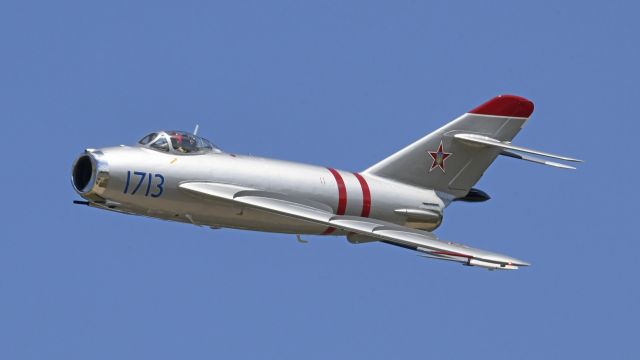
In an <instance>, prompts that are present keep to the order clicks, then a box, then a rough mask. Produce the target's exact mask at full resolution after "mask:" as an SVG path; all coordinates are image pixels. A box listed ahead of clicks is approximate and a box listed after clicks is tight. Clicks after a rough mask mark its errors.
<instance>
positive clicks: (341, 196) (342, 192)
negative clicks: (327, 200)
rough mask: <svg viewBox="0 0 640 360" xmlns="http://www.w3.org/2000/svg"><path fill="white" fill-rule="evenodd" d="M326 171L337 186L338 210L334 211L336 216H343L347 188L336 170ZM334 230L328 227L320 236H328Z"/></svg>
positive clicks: (345, 207)
mask: <svg viewBox="0 0 640 360" xmlns="http://www.w3.org/2000/svg"><path fill="white" fill-rule="evenodd" d="M327 169H329V171H330V172H331V174H332V175H333V177H334V178H335V179H336V183H337V184H338V209H337V210H336V215H344V213H345V211H347V187H346V185H345V184H344V179H343V178H342V176H341V175H340V173H339V172H338V171H337V170H336V169H333V168H327ZM335 230H336V229H335V228H333V227H329V228H327V230H325V231H324V232H323V233H322V235H329V234H331V233H332V232H334V231H335Z"/></svg>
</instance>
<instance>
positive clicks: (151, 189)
mask: <svg viewBox="0 0 640 360" xmlns="http://www.w3.org/2000/svg"><path fill="white" fill-rule="evenodd" d="M132 178H134V179H132ZM134 183H135V185H134ZM144 183H146V187H145V191H144V196H151V197H154V198H157V197H160V195H162V192H163V191H164V187H163V186H164V176H162V175H160V174H152V173H146V172H143V171H127V182H126V183H125V185H124V191H123V193H125V194H129V195H135V194H136V193H137V192H138V191H139V190H140V188H141V187H142V186H143V184H144ZM129 190H131V191H129Z"/></svg>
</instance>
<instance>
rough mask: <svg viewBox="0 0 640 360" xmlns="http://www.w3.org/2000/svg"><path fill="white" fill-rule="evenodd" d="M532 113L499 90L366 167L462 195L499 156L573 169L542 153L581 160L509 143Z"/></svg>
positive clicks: (375, 172) (524, 102)
mask: <svg viewBox="0 0 640 360" xmlns="http://www.w3.org/2000/svg"><path fill="white" fill-rule="evenodd" d="M532 113H533V103H532V102H531V101H529V100H527V99H525V98H522V97H519V96H514V95H500V96H497V97H495V98H493V99H491V100H489V101H487V102H486V103H484V104H482V105H480V106H478V107H476V108H475V109H473V110H471V111H469V112H467V113H465V114H463V115H462V116H460V117H458V118H457V119H455V120H453V121H452V122H450V123H448V124H446V125H445V126H443V127H441V128H440V129H438V130H436V131H434V132H432V133H430V134H428V135H427V136H425V137H423V138H422V139H420V140H418V141H416V142H414V143H413V144H411V145H409V146H407V147H405V148H404V149H402V150H400V151H398V152H396V153H395V154H393V155H391V156H389V157H388V158H386V159H384V160H382V161H381V162H379V163H377V164H375V165H373V166H372V167H370V168H369V169H367V170H366V171H365V173H367V174H371V175H376V176H380V177H383V178H388V179H393V180H396V181H399V182H402V183H405V184H410V185H415V186H419V187H423V188H429V189H434V190H436V191H440V192H445V193H448V194H451V195H452V196H453V198H460V197H464V196H466V195H467V193H469V190H471V188H472V187H473V185H475V184H476V183H477V182H478V180H480V177H481V176H482V174H483V173H484V172H485V170H486V169H487V168H488V167H489V166H490V165H491V163H493V161H494V160H495V159H496V157H498V155H505V156H509V157H512V158H517V159H521V160H526V161H531V162H535V163H539V164H544V165H549V166H554V167H559V168H569V169H574V167H572V166H569V165H565V164H561V163H557V162H552V161H548V160H545V159H541V158H538V157H535V156H529V155H523V154H521V153H525V154H532V155H538V156H542V157H547V158H554V159H559V160H564V161H572V162H577V161H580V160H577V159H573V158H569V157H566V156H560V155H554V154H550V153H546V152H542V151H537V150H531V149H527V148H523V147H520V146H515V145H512V144H511V140H513V138H514V137H515V136H516V134H518V132H519V131H520V129H521V128H522V127H523V125H524V123H525V122H526V121H527V120H528V119H529V116H531V114H532Z"/></svg>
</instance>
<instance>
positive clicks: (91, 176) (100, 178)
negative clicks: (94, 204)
mask: <svg viewBox="0 0 640 360" xmlns="http://www.w3.org/2000/svg"><path fill="white" fill-rule="evenodd" d="M101 155H102V152H100V151H95V150H85V152H84V154H82V155H80V156H79V157H78V158H77V159H76V161H75V162H74V163H73V167H72V169H71V184H72V185H73V189H74V190H75V191H76V192H77V193H78V194H79V195H80V196H82V197H83V198H85V199H88V200H101V199H102V197H100V196H99V195H100V194H101V193H102V192H103V190H104V188H105V187H106V185H107V182H108V180H109V166H108V164H107V162H106V161H105V160H104V159H103V158H102V156H101Z"/></svg>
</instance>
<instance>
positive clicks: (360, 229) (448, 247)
mask: <svg viewBox="0 0 640 360" xmlns="http://www.w3.org/2000/svg"><path fill="white" fill-rule="evenodd" d="M179 187H180V189H183V190H184V191H187V192H189V193H191V194H194V195H196V196H200V197H203V198H209V199H215V200H223V201H228V202H231V203H234V204H237V205H241V206H246V207H251V208H255V209H260V210H263V211H267V212H271V213H274V214H279V215H284V216H289V217H292V218H296V219H301V220H306V221H310V222H314V223H317V224H323V225H326V226H328V227H334V228H337V229H340V230H343V231H346V232H348V233H355V234H359V235H362V236H365V237H370V238H375V239H378V240H380V241H382V242H385V243H388V244H392V245H397V246H401V247H405V248H409V249H412V250H415V251H419V252H421V253H423V254H424V256H426V257H430V258H435V259H440V260H450V261H456V262H460V263H462V264H464V265H469V266H480V267H484V268H487V269H491V270H493V269H502V270H514V269H517V268H518V266H527V265H529V264H528V263H526V262H524V261H521V260H518V259H515V258H512V257H509V256H506V255H501V254H497V253H492V252H488V251H484V250H479V249H474V248H471V247H468V246H465V245H461V244H456V243H451V242H446V241H442V240H438V238H437V237H436V236H435V235H433V234H432V233H429V232H426V231H421V230H415V229H410V228H407V227H404V226H400V225H397V224H393V223H389V222H385V221H381V220H376V219H371V218H364V217H358V216H346V215H335V214H333V213H332V212H330V211H328V209H327V207H326V206H323V205H322V204H319V203H315V202H312V201H308V200H304V199H298V198H293V197H291V196H288V195H284V194H279V193H272V192H266V191H261V190H255V189H250V188H245V187H240V186H236V185H229V184H220V183H212V182H186V183H182V184H180V186H179Z"/></svg>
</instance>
